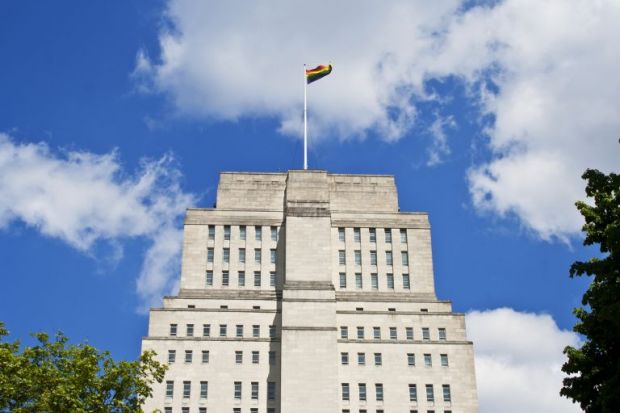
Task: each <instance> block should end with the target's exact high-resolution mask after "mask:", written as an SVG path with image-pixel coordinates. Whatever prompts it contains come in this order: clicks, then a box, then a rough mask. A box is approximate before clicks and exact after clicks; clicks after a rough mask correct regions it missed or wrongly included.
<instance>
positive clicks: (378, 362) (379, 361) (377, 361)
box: [375, 353, 383, 366]
mask: <svg viewBox="0 0 620 413" xmlns="http://www.w3.org/2000/svg"><path fill="white" fill-rule="evenodd" d="M382 364H383V357H382V356H381V353H375V366H380V365H382Z"/></svg>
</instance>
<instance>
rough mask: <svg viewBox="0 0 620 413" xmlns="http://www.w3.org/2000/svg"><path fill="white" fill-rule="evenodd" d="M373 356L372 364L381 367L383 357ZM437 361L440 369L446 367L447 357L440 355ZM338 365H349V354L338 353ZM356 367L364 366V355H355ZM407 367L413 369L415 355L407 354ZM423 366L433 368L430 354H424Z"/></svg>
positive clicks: (377, 354) (379, 354)
mask: <svg viewBox="0 0 620 413" xmlns="http://www.w3.org/2000/svg"><path fill="white" fill-rule="evenodd" d="M373 354H374V357H373V359H374V364H375V366H382V365H383V355H382V354H381V353H373ZM439 359H440V362H441V367H448V366H449V364H448V355H447V354H440V355H439ZM340 364H342V365H343V366H348V365H349V353H348V352H342V353H340ZM357 365H358V366H365V365H366V353H363V352H361V353H357ZM407 365H408V366H412V367H415V365H416V364H415V353H407ZM424 366H425V367H433V356H432V354H430V353H424Z"/></svg>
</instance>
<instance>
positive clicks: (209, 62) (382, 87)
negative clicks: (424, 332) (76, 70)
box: [134, 0, 620, 239]
mask: <svg viewBox="0 0 620 413" xmlns="http://www.w3.org/2000/svg"><path fill="white" fill-rule="evenodd" d="M471 4H472V3H471V2H462V1H458V0H448V1H441V2H430V1H423V0H419V1H410V0H400V1H399V0H395V1H390V2H377V1H370V0H368V1H364V0H362V1H360V0H355V1H353V0H350V1H339V2H328V1H316V2H314V3H313V7H306V6H307V5H306V4H305V3H302V2H301V1H284V0H279V1H271V2H269V3H265V2H258V1H243V2H241V1H227V2H215V1H202V2H196V1H191V0H169V2H168V7H167V10H166V20H167V21H168V23H169V24H168V25H166V26H164V28H163V29H162V31H161V33H160V46H161V47H160V53H157V55H156V56H155V57H154V58H153V59H149V58H147V55H146V54H145V52H144V51H141V52H140V53H138V56H137V62H136V70H135V73H134V75H135V76H136V79H140V80H141V84H142V85H143V87H144V88H145V89H148V90H150V91H159V92H162V93H166V94H167V95H169V96H170V98H171V100H172V102H174V106H175V107H176V109H177V113H178V114H179V115H180V116H189V117H195V118H202V119H210V120H237V119H240V118H247V117H270V118H273V119H276V120H278V121H279V122H280V126H279V131H280V132H281V133H285V134H291V135H300V134H301V129H302V122H301V105H302V81H303V78H302V66H301V65H302V63H304V62H305V63H308V64H311V65H314V64H319V63H327V62H328V61H331V62H332V63H333V64H334V71H333V73H332V74H331V75H330V76H328V77H327V78H325V79H323V80H321V81H319V82H316V83H315V84H312V85H311V86H310V87H309V88H308V92H309V117H310V131H309V134H310V138H311V140H312V139H325V138H328V137H339V138H341V139H346V138H351V137H357V138H364V137H365V136H366V135H368V134H375V135H377V136H379V137H380V138H382V139H385V140H387V141H396V140H398V139H400V138H402V137H403V136H405V135H407V133H408V132H410V131H411V130H412V127H413V125H414V124H415V122H416V121H417V119H418V117H419V116H421V112H420V111H421V108H420V105H419V103H424V102H431V101H432V102H435V103H437V104H439V105H440V107H441V104H442V101H444V100H446V99H449V98H450V96H444V95H441V93H440V92H433V94H431V93H429V92H428V90H427V89H428V88H427V87H426V85H427V81H429V80H431V79H439V80H442V79H453V80H456V81H458V82H461V83H462V84H463V85H464V86H465V89H466V90H468V91H469V99H470V100H471V102H472V103H474V105H475V106H476V107H479V108H480V113H479V117H480V119H478V120H477V121H480V122H481V125H482V126H481V132H482V133H483V134H485V135H486V138H487V141H486V144H487V146H486V148H487V149H488V157H487V158H486V159H485V160H483V161H474V163H473V164H472V165H471V168H470V169H469V171H468V173H467V182H468V185H469V188H470V193H471V198H472V202H473V204H474V206H476V208H477V209H478V210H479V211H483V212H489V213H492V214H498V215H500V216H507V215H512V216H516V217H517V218H519V219H520V222H521V223H522V224H523V226H524V227H525V228H527V229H528V230H531V231H532V232H533V233H534V234H536V235H537V236H539V237H540V238H542V239H552V238H554V237H557V238H561V239H567V238H569V237H571V236H572V235H574V234H576V233H577V232H578V231H579V229H580V227H581V224H582V219H581V217H580V216H579V214H578V213H577V212H576V210H575V208H574V207H573V203H574V202H575V200H577V199H581V198H583V196H584V194H583V186H584V184H583V182H582V181H581V179H580V175H581V173H582V172H583V170H584V169H585V168H587V167H595V168H599V169H602V170H607V171H609V170H611V169H612V168H616V169H617V165H618V162H617V160H618V158H619V156H620V146H618V131H619V130H620V82H617V81H616V78H617V74H616V71H617V68H618V67H620V51H619V49H618V48H617V45H616V40H615V39H617V38H620V25H618V24H617V21H618V20H619V19H620V3H618V2H617V1H611V0H597V1H591V0H571V1H566V0H545V1H540V0H505V1H492V2H488V1H481V2H480V3H477V4H476V3H473V6H472V5H471ZM452 115H454V114H450V113H443V111H442V117H445V118H446V119H448V118H449V117H450V116H452ZM484 119H492V122H491V123H490V124H488V123H487V124H485V122H484ZM474 120H475V119H474ZM426 123H427V124H430V125H433V126H434V127H435V129H434V130H432V129H431V130H429V132H430V133H429V134H422V135H429V136H432V137H434V138H433V140H432V141H431V142H430V148H429V150H428V153H429V160H428V164H429V165H434V164H437V163H438V162H440V161H441V160H442V159H443V158H445V157H446V156H449V154H450V147H449V143H448V141H447V139H446V135H445V130H444V129H443V127H441V125H440V124H434V123H432V122H426ZM444 126H445V125H444ZM442 133H443V135H442ZM451 135H452V134H451ZM476 147H479V145H476ZM474 158H475V159H479V158H480V157H479V156H476V157H474Z"/></svg>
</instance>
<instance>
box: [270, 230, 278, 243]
mask: <svg viewBox="0 0 620 413" xmlns="http://www.w3.org/2000/svg"><path fill="white" fill-rule="evenodd" d="M271 240H272V241H277V240H278V227H271Z"/></svg>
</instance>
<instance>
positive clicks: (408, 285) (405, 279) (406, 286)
mask: <svg viewBox="0 0 620 413" xmlns="http://www.w3.org/2000/svg"><path fill="white" fill-rule="evenodd" d="M403 288H404V289H405V290H410V289H411V283H410V282H409V274H403Z"/></svg>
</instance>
